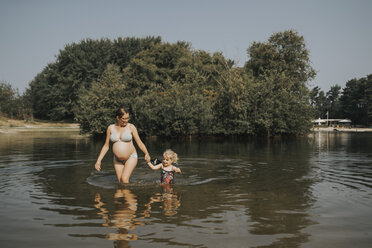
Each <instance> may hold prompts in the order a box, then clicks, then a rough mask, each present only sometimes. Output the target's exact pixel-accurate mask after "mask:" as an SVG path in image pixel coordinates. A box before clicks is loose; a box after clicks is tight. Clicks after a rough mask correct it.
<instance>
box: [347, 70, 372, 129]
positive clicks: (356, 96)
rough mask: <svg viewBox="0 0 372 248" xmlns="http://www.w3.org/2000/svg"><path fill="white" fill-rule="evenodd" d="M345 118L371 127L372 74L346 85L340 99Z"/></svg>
mask: <svg viewBox="0 0 372 248" xmlns="http://www.w3.org/2000/svg"><path fill="white" fill-rule="evenodd" d="M340 103H341V108H342V113H343V115H344V117H346V118H350V119H351V120H352V122H353V123H355V124H361V125H366V126H368V125H371V123H372V107H371V106H372V74H370V75H368V76H367V77H364V78H360V79H352V80H350V81H348V82H347V83H346V86H345V88H344V89H343V92H342V96H341V98H340Z"/></svg>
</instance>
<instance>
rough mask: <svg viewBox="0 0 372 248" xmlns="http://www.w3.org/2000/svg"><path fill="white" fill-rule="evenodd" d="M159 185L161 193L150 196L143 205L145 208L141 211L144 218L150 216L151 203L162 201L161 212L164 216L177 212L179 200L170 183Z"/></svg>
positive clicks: (179, 204)
mask: <svg viewBox="0 0 372 248" xmlns="http://www.w3.org/2000/svg"><path fill="white" fill-rule="evenodd" d="M160 186H161V188H162V193H157V194H155V196H152V197H151V198H150V201H149V202H148V203H147V204H146V205H145V206H146V210H145V211H144V212H143V216H144V217H146V218H148V217H150V216H151V215H150V213H151V205H152V204H155V203H159V202H160V203H162V208H163V213H164V215H166V216H173V215H175V214H177V209H178V208H179V207H180V206H181V200H180V199H179V198H178V196H177V194H176V193H175V190H174V187H173V186H172V185H169V184H162V185H160Z"/></svg>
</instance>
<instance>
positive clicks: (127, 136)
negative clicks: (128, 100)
mask: <svg viewBox="0 0 372 248" xmlns="http://www.w3.org/2000/svg"><path fill="white" fill-rule="evenodd" d="M115 117H116V120H117V123H116V124H112V125H110V126H109V127H108V128H107V132H106V140H105V144H104V145H103V147H102V149H101V152H100V154H99V156H98V159H97V162H96V164H95V168H96V170H98V171H100V170H101V161H102V159H103V157H104V156H105V155H106V153H107V151H108V150H109V143H110V140H111V141H112V142H113V145H112V151H113V153H114V167H115V172H116V176H117V178H118V181H119V182H123V183H129V178H130V175H131V174H132V172H133V170H134V168H135V167H136V165H137V160H138V155H137V152H136V148H135V147H134V145H133V141H132V140H133V138H134V140H135V141H136V142H137V145H138V147H139V148H140V149H141V150H142V151H143V153H144V154H145V160H146V162H149V161H150V155H149V153H148V151H147V149H146V146H145V145H144V144H143V143H142V141H141V139H140V137H139V135H138V132H137V128H136V127H135V126H134V125H133V124H131V123H129V122H128V121H129V113H128V111H127V110H125V109H124V108H121V109H119V110H118V111H116V114H115Z"/></svg>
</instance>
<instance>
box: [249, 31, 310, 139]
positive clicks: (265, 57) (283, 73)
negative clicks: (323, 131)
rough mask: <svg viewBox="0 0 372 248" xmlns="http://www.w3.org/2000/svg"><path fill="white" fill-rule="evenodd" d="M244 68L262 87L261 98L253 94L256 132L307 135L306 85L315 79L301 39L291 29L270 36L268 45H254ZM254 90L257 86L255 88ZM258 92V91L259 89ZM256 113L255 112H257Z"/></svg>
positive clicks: (308, 113)
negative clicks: (258, 112)
mask: <svg viewBox="0 0 372 248" xmlns="http://www.w3.org/2000/svg"><path fill="white" fill-rule="evenodd" d="M247 51H248V55H249V57H250V59H249V60H248V61H247V63H246V64H245V66H244V68H245V71H246V73H247V74H248V75H251V76H252V77H253V81H255V84H256V85H257V84H261V88H262V90H261V91H262V92H260V93H262V94H263V96H260V93H258V94H254V95H256V97H254V98H255V99H257V100H258V99H262V100H260V101H256V102H254V104H255V105H256V106H255V107H254V109H256V110H257V109H260V110H259V111H260V112H261V113H260V115H259V116H260V117H259V118H258V119H257V117H258V115H256V114H255V116H254V118H255V119H256V120H258V122H256V124H255V126H256V130H260V132H267V133H269V134H284V133H287V134H300V133H305V132H308V130H309V126H310V120H311V117H312V110H311V106H310V103H309V101H310V99H309V94H310V93H309V90H308V88H307V83H308V81H309V80H311V79H313V78H314V77H315V71H314V69H313V68H312V67H311V65H310V59H309V51H308V49H307V48H306V45H305V41H304V38H303V37H302V36H299V35H298V34H297V32H295V31H293V30H289V31H284V32H280V33H275V34H273V35H272V36H271V37H270V38H269V40H268V42H265V43H261V42H260V43H259V42H254V43H253V44H252V45H251V47H250V48H249V49H248V50H247ZM255 88H257V86H256V87H255ZM259 91H260V90H259ZM256 113H257V112H256Z"/></svg>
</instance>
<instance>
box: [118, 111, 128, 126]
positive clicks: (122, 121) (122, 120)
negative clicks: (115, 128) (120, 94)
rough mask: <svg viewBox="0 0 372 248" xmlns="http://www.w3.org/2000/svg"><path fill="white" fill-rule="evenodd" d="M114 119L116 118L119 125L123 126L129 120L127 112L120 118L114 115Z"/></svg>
mask: <svg viewBox="0 0 372 248" xmlns="http://www.w3.org/2000/svg"><path fill="white" fill-rule="evenodd" d="M116 119H117V120H118V124H119V126H121V127H125V126H126V125H127V124H128V121H129V114H128V113H126V114H124V115H123V116H122V117H121V118H119V116H116Z"/></svg>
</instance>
